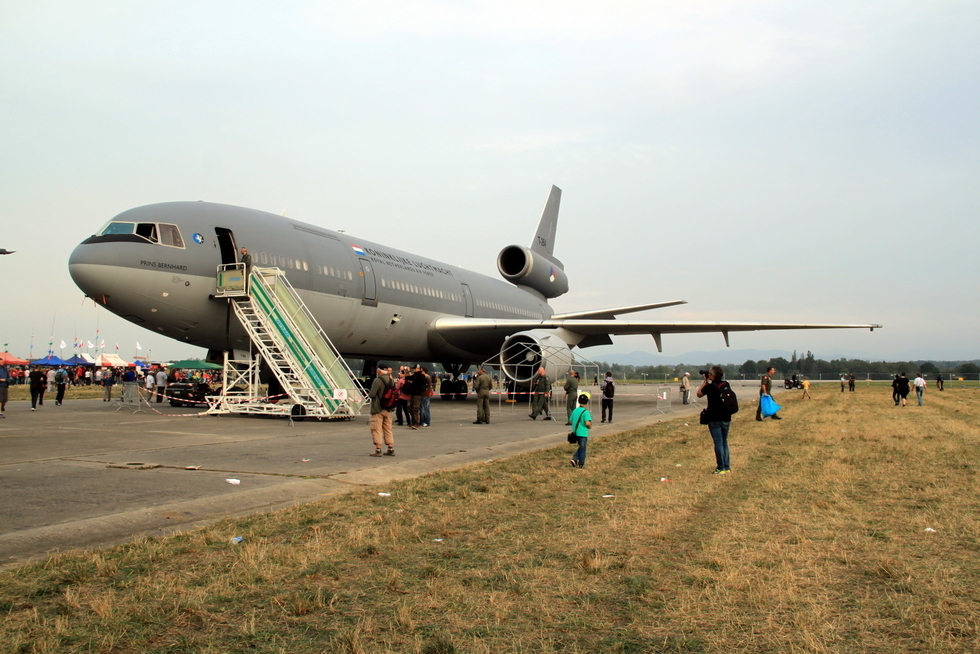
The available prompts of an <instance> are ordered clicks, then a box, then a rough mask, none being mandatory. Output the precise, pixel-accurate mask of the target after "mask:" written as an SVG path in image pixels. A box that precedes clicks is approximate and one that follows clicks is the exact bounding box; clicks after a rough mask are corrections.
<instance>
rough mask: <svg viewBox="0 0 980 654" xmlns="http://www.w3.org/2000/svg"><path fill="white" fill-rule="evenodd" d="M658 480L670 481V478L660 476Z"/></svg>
mask: <svg viewBox="0 0 980 654" xmlns="http://www.w3.org/2000/svg"><path fill="white" fill-rule="evenodd" d="M660 481H670V480H669V479H667V478H666V477H661V478H660Z"/></svg>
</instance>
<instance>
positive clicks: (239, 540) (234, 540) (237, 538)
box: [231, 536, 245, 545]
mask: <svg viewBox="0 0 980 654" xmlns="http://www.w3.org/2000/svg"><path fill="white" fill-rule="evenodd" d="M243 540H245V539H244V538H242V537H241V536H235V537H234V538H232V539H231V543H232V545H238V544H239V543H240V542H242V541H243Z"/></svg>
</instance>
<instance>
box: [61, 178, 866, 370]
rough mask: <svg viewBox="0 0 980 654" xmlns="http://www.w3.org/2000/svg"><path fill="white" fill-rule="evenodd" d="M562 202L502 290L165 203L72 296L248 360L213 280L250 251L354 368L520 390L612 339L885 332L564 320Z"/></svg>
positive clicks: (553, 199) (450, 269)
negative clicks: (441, 374)
mask: <svg viewBox="0 0 980 654" xmlns="http://www.w3.org/2000/svg"><path fill="white" fill-rule="evenodd" d="M560 202H561V189H559V188H558V187H557V186H552V188H551V192H550V194H549V196H548V199H547V201H546V203H545V206H544V209H543V211H542V213H541V218H540V221H539V223H538V228H537V231H536V232H535V234H534V238H533V240H532V242H531V245H530V247H523V246H520V245H509V246H507V247H505V248H504V249H503V250H501V252H500V253H499V255H498V256H497V268H498V270H499V272H500V274H501V276H502V277H503V280H499V279H495V278H492V277H489V276H486V275H482V274H479V273H475V272H471V271H468V270H465V269H463V268H459V267H457V266H452V265H450V264H446V263H442V262H439V261H436V260H434V259H429V258H426V257H423V256H420V255H417V254H412V253H409V252H404V251H401V250H398V249H396V248H393V247H390V246H387V245H382V244H380V243H374V242H370V241H366V240H364V239H360V238H357V237H355V236H351V235H349V234H346V233H343V232H337V231H332V230H329V229H325V228H322V227H319V226H317V225H313V224H309V223H304V222H300V221H298V220H294V219H292V218H288V217H284V216H279V215H276V214H271V213H266V212H263V211H258V210H254V209H247V208H243V207H236V206H230V205H224V204H215V203H210V202H203V201H197V202H165V203H160V204H151V205H146V206H142V207H137V208H135V209H130V210H128V211H124V212H123V213H121V214H119V215H118V216H116V217H115V218H112V219H111V220H109V222H107V223H106V224H105V225H104V226H103V227H102V228H101V229H99V231H98V232H96V233H95V234H94V235H92V236H91V237H89V238H87V239H85V240H84V241H82V242H81V244H79V245H78V246H77V247H76V248H75V250H74V251H73V252H72V254H71V257H70V259H69V262H68V269H69V272H70V274H71V276H72V279H73V280H74V282H75V284H76V285H77V286H78V287H79V288H80V289H81V290H82V291H83V292H84V293H85V295H86V296H87V297H89V298H92V299H93V300H95V301H96V302H97V303H98V304H101V305H102V306H104V307H105V308H106V309H108V310H109V311H112V312H113V313H115V314H117V315H119V316H121V317H122V318H124V319H126V320H129V321H130V322H133V323H135V324H138V325H140V326H142V327H144V328H146V329H149V330H151V331H153V332H155V333H158V334H161V335H163V336H167V337H169V338H173V339H176V340H178V341H181V342H184V343H189V344H192V345H198V346H200V347H203V348H207V350H208V360H210V361H215V362H219V361H221V360H222V357H223V354H224V352H231V351H235V350H248V349H249V341H248V337H247V335H246V333H245V331H244V329H243V328H242V327H241V325H239V324H238V323H237V321H236V320H235V318H234V316H233V312H232V308H231V306H230V305H229V303H228V301H227V300H226V299H220V298H215V297H214V294H215V291H216V283H215V280H216V270H217V268H218V266H219V265H221V264H232V263H236V262H238V260H239V256H238V253H239V251H240V248H241V247H243V246H244V247H246V248H248V250H249V252H250V253H251V256H252V261H253V265H255V266H263V267H278V268H280V269H282V270H283V271H285V274H286V277H287V279H288V280H289V282H290V283H291V284H292V285H293V286H294V287H295V288H296V290H297V292H298V293H299V295H300V297H301V298H302V299H303V301H304V302H305V303H306V304H307V306H308V307H309V309H310V311H311V312H312V313H313V315H314V316H315V317H316V319H317V321H318V322H319V323H320V326H321V327H322V329H323V330H324V332H325V333H326V334H327V336H328V337H329V339H330V340H331V341H332V342H333V344H334V346H335V347H336V348H337V350H338V351H339V352H340V353H341V354H342V355H343V356H344V357H352V358H359V359H363V360H364V361H365V365H364V368H365V375H366V376H373V374H374V365H373V364H374V363H376V362H377V361H379V360H384V359H388V360H392V361H434V362H438V363H441V364H442V365H443V366H444V367H445V368H446V370H447V371H449V372H451V373H453V374H454V375H458V374H459V373H460V372H461V371H465V370H466V369H467V368H468V367H469V366H470V365H472V364H480V363H484V362H490V363H491V364H492V365H495V366H496V367H498V368H499V369H501V370H502V371H503V373H504V374H505V375H506V376H507V377H508V378H510V379H512V380H513V381H515V382H517V383H518V384H522V385H523V384H527V383H528V382H529V381H530V380H531V377H532V376H533V375H534V373H535V371H537V369H538V368H539V367H544V368H545V369H546V371H547V372H548V374H549V376H551V378H552V379H559V378H561V377H563V376H564V374H565V373H566V372H567V371H568V368H569V367H570V366H571V365H572V363H573V362H574V353H573V350H572V348H576V347H577V348H588V347H592V346H595V345H605V344H611V343H612V339H611V338H610V337H611V336H613V335H624V334H650V335H651V336H653V339H654V341H655V343H656V345H657V349H658V351H663V343H662V335H663V334H682V333H698V332H720V333H722V334H723V335H724V338H725V342H726V345H727V344H728V343H729V333H730V332H739V331H757V330H773V329H780V330H783V329H850V328H863V329H870V330H872V331H873V330H874V329H876V328H878V327H880V325H875V324H794V323H759V322H669V321H629V320H619V319H617V317H618V316H621V315H624V314H630V313H636V312H640V311H646V310H650V309H660V308H664V307H670V306H675V305H678V304H684V303H685V301H683V300H675V301H668V302H658V303H652V304H641V305H633V306H624V307H614V308H606V309H594V310H586V311H576V312H570V313H555V311H554V310H553V309H552V308H551V306H550V305H549V304H548V300H550V299H554V298H556V297H559V296H561V295H562V294H564V293H566V292H567V291H568V277H567V275H566V274H565V270H564V265H563V264H562V262H561V261H560V260H559V259H557V258H556V257H555V254H554V247H555V235H556V232H557V226H558V210H559V205H560Z"/></svg>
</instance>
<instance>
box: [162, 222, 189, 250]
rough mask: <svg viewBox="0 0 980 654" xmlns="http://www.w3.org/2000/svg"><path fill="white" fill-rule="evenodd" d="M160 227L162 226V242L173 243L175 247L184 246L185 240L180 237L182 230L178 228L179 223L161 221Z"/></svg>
mask: <svg viewBox="0 0 980 654" xmlns="http://www.w3.org/2000/svg"><path fill="white" fill-rule="evenodd" d="M158 227H159V228H160V242H161V243H162V244H164V245H171V246H173V247H175V248H182V247H184V241H183V239H181V238H180V230H179V229H177V225H166V224H164V223H160V224H159V225H158Z"/></svg>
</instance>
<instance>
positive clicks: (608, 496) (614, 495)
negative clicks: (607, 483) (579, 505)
mask: <svg viewBox="0 0 980 654" xmlns="http://www.w3.org/2000/svg"><path fill="white" fill-rule="evenodd" d="M603 497H616V496H615V495H603Z"/></svg>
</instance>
